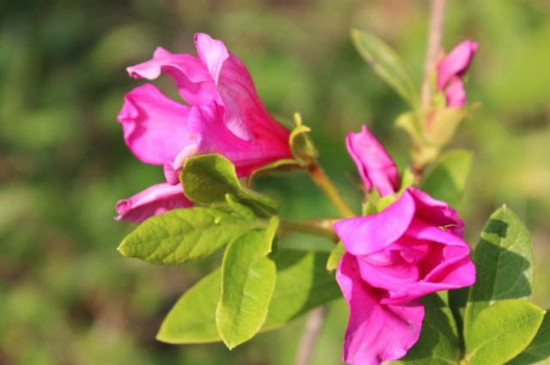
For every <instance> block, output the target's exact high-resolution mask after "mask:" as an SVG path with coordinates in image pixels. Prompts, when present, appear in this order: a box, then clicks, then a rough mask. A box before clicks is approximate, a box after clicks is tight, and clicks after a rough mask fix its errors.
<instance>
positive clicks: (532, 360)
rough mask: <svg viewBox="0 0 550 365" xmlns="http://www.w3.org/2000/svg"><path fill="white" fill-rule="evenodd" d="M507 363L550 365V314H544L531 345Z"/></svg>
mask: <svg viewBox="0 0 550 365" xmlns="http://www.w3.org/2000/svg"><path fill="white" fill-rule="evenodd" d="M506 364H507V365H548V364H550V314H549V313H548V311H546V313H545V314H544V320H543V321H542V324H541V325H540V327H539V330H538V332H537V335H536V336H535V338H534V339H533V341H531V343H530V344H529V346H528V347H527V348H526V349H525V350H523V352H522V353H521V354H519V355H518V356H517V357H516V358H514V359H513V360H512V361H510V362H507V363H506Z"/></svg>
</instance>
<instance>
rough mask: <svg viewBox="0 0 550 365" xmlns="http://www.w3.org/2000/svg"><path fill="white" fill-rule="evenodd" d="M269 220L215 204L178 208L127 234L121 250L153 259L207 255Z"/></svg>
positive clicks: (169, 260)
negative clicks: (216, 206) (237, 212)
mask: <svg viewBox="0 0 550 365" xmlns="http://www.w3.org/2000/svg"><path fill="white" fill-rule="evenodd" d="M266 224H267V222H265V221H262V220H259V219H254V220H251V219H246V218H244V217H242V216H238V215H236V214H232V213H228V212H226V211H223V210H220V209H215V208H206V207H194V208H187V209H175V210H172V211H170V212H167V213H164V214H161V215H158V216H154V217H152V218H149V219H148V220H146V221H145V222H143V223H141V224H140V225H139V226H138V227H137V228H136V229H134V230H133V231H132V232H131V233H130V234H128V235H127V236H126V237H125V238H124V240H123V241H122V243H121V244H120V246H119V247H118V251H119V252H120V253H121V254H122V255H124V256H127V257H135V258H138V259H142V260H145V261H147V262H151V263H157V264H177V263H182V262H185V261H188V260H192V259H197V258H200V257H205V256H208V255H210V254H212V253H214V252H215V251H216V250H218V249H219V248H221V247H222V246H223V245H225V244H227V243H229V242H231V241H233V240H234V239H236V238H237V237H239V236H241V235H242V234H243V233H245V232H247V231H249V230H251V229H255V228H262V227H265V226H266Z"/></svg>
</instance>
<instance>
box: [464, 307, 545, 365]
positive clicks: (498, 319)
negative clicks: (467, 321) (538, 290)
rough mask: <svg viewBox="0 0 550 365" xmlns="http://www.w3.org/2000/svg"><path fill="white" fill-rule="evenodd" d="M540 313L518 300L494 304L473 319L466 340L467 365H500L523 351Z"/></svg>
mask: <svg viewBox="0 0 550 365" xmlns="http://www.w3.org/2000/svg"><path fill="white" fill-rule="evenodd" d="M543 317H544V311H543V310H542V309H540V308H539V307H537V306H536V305H534V304H531V303H529V302H527V301H525V300H521V299H511V300H502V301H498V302H496V303H495V304H493V305H492V306H490V307H487V308H485V309H484V310H482V311H481V312H479V315H478V316H477V318H476V320H475V322H474V323H473V325H472V327H471V330H470V331H469V333H468V334H467V336H466V356H465V359H466V360H467V361H468V362H467V363H468V364H470V365H501V364H504V363H505V362H506V361H508V360H510V359H512V358H514V357H515V356H516V355H518V354H519V353H520V352H521V351H522V350H523V349H525V348H526V347H527V346H528V345H529V343H530V342H531V340H532V339H533V338H534V337H535V335H536V333H537V330H538V328H539V327H540V324H541V322H542V319H543Z"/></svg>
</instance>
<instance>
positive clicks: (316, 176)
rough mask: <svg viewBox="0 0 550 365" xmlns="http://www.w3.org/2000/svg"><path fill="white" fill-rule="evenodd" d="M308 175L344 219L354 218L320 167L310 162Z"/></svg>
mask: <svg viewBox="0 0 550 365" xmlns="http://www.w3.org/2000/svg"><path fill="white" fill-rule="evenodd" d="M308 171H309V175H310V176H311V178H312V179H313V181H315V183H316V184H317V185H318V186H319V187H320V188H321V190H323V192H324V193H325V195H326V196H327V197H328V198H329V199H330V200H331V201H332V203H333V204H334V206H335V207H336V208H337V209H338V211H339V212H340V214H342V216H344V217H346V218H351V217H354V216H355V213H354V212H353V210H351V208H350V207H349V206H348V204H347V203H346V202H345V201H344V199H342V197H341V196H340V193H338V190H337V189H336V187H335V186H334V184H333V183H332V181H331V180H330V179H329V177H328V176H327V174H325V172H324V171H323V169H322V168H321V166H319V164H318V163H317V162H312V163H311V164H310V165H309V166H308Z"/></svg>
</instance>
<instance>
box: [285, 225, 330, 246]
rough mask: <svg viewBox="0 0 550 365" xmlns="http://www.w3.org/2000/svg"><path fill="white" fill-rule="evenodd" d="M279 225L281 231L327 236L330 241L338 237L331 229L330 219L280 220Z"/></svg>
mask: <svg viewBox="0 0 550 365" xmlns="http://www.w3.org/2000/svg"><path fill="white" fill-rule="evenodd" d="M280 227H281V230H282V231H283V232H299V233H307V234H312V235H315V236H322V237H325V238H328V239H329V240H331V241H332V242H338V237H337V236H336V234H335V233H334V230H333V229H332V222H331V221H330V220H320V221H315V220H309V221H304V222H296V221H288V220H281V226H280Z"/></svg>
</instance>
